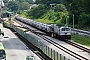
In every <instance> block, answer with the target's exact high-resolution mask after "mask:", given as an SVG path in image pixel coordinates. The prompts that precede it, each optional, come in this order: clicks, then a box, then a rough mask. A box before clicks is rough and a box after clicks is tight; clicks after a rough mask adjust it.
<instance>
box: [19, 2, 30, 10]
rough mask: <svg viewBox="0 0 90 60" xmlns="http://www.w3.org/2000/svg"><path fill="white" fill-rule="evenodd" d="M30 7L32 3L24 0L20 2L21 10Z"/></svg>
mask: <svg viewBox="0 0 90 60" xmlns="http://www.w3.org/2000/svg"><path fill="white" fill-rule="evenodd" d="M29 8H30V4H29V3H28V2H22V3H20V4H19V10H28V9H29Z"/></svg>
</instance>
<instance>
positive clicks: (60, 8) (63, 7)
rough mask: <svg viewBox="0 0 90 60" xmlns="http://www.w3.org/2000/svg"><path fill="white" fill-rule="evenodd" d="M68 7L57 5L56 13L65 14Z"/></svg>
mask: <svg viewBox="0 0 90 60" xmlns="http://www.w3.org/2000/svg"><path fill="white" fill-rule="evenodd" d="M66 10H67V9H66V7H65V5H63V4H57V5H56V6H55V7H54V11H56V12H63V11H66Z"/></svg>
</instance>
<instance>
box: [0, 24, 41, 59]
mask: <svg viewBox="0 0 90 60" xmlns="http://www.w3.org/2000/svg"><path fill="white" fill-rule="evenodd" d="M0 28H1V29H2V31H4V33H5V35H4V36H0V40H1V41H2V43H3V45H4V47H5V51H6V60H26V57H27V56H29V55H30V56H31V55H33V56H35V58H36V60H41V59H40V58H39V57H38V56H36V55H35V54H34V53H33V52H32V51H31V50H29V49H28V47H27V46H26V45H25V44H24V43H23V42H21V41H20V39H18V38H17V36H15V35H14V34H13V33H12V32H11V31H10V30H9V29H7V28H3V26H2V24H1V23H0ZM4 37H5V38H4Z"/></svg>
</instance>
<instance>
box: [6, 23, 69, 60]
mask: <svg viewBox="0 0 90 60" xmlns="http://www.w3.org/2000/svg"><path fill="white" fill-rule="evenodd" d="M5 26H7V27H9V28H12V29H14V30H15V31H16V32H17V33H19V34H20V35H22V36H23V37H24V38H25V39H26V40H28V41H29V42H31V43H32V44H33V45H35V46H36V47H38V48H39V49H41V50H42V51H43V52H44V53H45V54H46V55H47V56H49V57H50V58H52V59H53V60H70V58H69V59H68V58H67V57H66V56H64V55H62V54H60V53H58V52H57V51H55V50H53V49H52V48H51V47H49V46H47V45H46V44H44V43H43V42H42V41H41V39H40V38H38V37H36V36H34V35H31V34H28V33H26V32H24V31H23V30H22V29H20V28H18V27H16V26H15V25H12V24H5Z"/></svg>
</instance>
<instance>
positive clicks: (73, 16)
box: [73, 14, 74, 29]
mask: <svg viewBox="0 0 90 60" xmlns="http://www.w3.org/2000/svg"><path fill="white" fill-rule="evenodd" d="M73 29H74V14H73Z"/></svg>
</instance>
